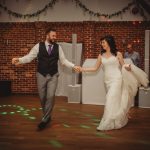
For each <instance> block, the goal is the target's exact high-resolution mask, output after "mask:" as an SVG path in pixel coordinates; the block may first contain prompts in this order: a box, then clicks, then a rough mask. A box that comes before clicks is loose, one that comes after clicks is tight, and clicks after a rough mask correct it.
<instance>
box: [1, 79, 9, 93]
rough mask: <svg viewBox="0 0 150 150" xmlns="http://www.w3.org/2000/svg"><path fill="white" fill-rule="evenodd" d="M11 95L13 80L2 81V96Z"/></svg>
mask: <svg viewBox="0 0 150 150" xmlns="http://www.w3.org/2000/svg"><path fill="white" fill-rule="evenodd" d="M10 95H11V81H0V96H10Z"/></svg>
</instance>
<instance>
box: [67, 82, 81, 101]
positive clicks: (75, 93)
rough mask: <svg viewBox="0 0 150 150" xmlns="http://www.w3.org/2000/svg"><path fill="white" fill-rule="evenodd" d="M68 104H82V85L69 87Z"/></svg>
mask: <svg viewBox="0 0 150 150" xmlns="http://www.w3.org/2000/svg"><path fill="white" fill-rule="evenodd" d="M68 103H81V84H75V85H68Z"/></svg>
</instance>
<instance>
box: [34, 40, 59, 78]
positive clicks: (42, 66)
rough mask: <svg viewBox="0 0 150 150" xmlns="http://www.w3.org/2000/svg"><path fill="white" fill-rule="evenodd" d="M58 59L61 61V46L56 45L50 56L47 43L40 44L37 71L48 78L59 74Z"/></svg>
mask: <svg viewBox="0 0 150 150" xmlns="http://www.w3.org/2000/svg"><path fill="white" fill-rule="evenodd" d="M58 59H59V45H58V44H56V43H54V45H53V50H52V52H51V54H50V55H49V54H48V52H47V50H46V46H45V42H40V43H39V53H38V68H37V71H38V72H39V73H40V74H42V75H43V76H46V75H47V74H50V75H51V76H53V75H54V74H56V73H57V72H58Z"/></svg>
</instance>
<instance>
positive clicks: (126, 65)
mask: <svg viewBox="0 0 150 150" xmlns="http://www.w3.org/2000/svg"><path fill="white" fill-rule="evenodd" d="M117 58H118V60H119V63H120V65H121V66H123V65H124V64H125V62H124V60H123V56H122V53H121V52H117ZM125 69H126V70H128V71H131V65H130V64H125Z"/></svg>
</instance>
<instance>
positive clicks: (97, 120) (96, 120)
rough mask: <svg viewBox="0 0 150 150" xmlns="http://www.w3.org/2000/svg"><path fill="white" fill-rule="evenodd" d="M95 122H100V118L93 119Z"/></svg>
mask: <svg viewBox="0 0 150 150" xmlns="http://www.w3.org/2000/svg"><path fill="white" fill-rule="evenodd" d="M92 120H93V121H94V122H100V119H92Z"/></svg>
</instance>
